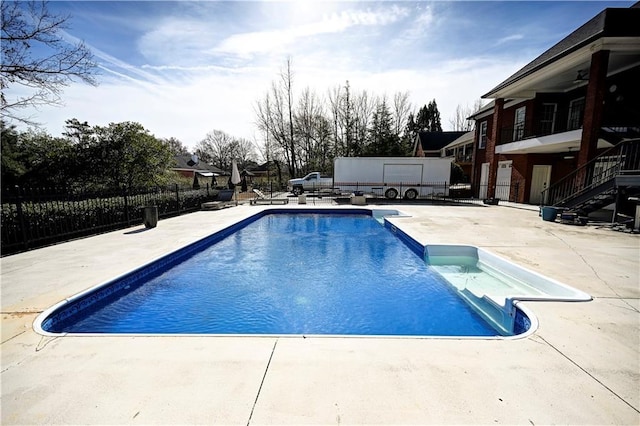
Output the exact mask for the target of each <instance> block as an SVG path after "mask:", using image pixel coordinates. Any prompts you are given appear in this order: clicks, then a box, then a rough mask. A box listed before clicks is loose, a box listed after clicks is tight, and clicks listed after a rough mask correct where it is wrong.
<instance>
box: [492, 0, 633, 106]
mask: <svg viewBox="0 0 640 426" xmlns="http://www.w3.org/2000/svg"><path fill="white" fill-rule="evenodd" d="M638 22H640V2H638V3H636V4H634V5H633V6H631V8H610V9H605V10H603V11H602V12H600V13H599V14H598V15H596V16H595V17H593V18H592V19H591V20H590V21H588V22H587V23H585V24H584V25H582V26H581V27H580V28H578V29H577V30H575V31H574V32H572V33H571V34H569V35H568V36H567V37H565V38H564V39H562V40H561V41H560V42H558V43H557V44H555V45H554V46H552V47H551V48H550V49H549V50H547V51H546V52H544V53H542V54H541V55H540V56H538V57H537V58H536V59H534V60H533V61H531V62H530V63H528V64H527V65H525V66H524V67H522V68H521V69H520V70H518V71H517V72H516V73H515V74H513V75H512V76H511V77H509V78H507V79H506V80H505V81H503V82H502V83H500V84H498V85H497V86H496V87H494V88H493V89H491V90H490V91H489V92H488V93H487V94H485V95H483V96H482V97H483V98H491V97H494V95H495V94H496V92H498V91H500V90H501V89H503V88H505V87H507V86H509V85H511V84H513V83H515V82H517V81H518V80H521V79H522V78H524V77H526V76H528V75H530V74H532V73H534V72H536V71H538V70H540V69H542V68H544V67H546V66H549V65H550V64H552V63H554V62H556V61H559V60H560V59H562V58H564V57H566V56H568V55H569V54H571V53H572V52H575V51H577V50H579V49H580V48H582V47H584V46H587V45H589V44H590V43H593V42H594V41H596V40H598V39H602V38H605V37H638V36H640V25H638Z"/></svg>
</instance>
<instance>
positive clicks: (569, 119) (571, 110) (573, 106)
mask: <svg viewBox="0 0 640 426" xmlns="http://www.w3.org/2000/svg"><path fill="white" fill-rule="evenodd" d="M579 102H582V107H581V108H580V110H578V109H576V104H578V103H579ZM584 107H585V97H584V96H582V97H580V98H576V99H574V100H572V101H571V102H569V114H567V130H576V129H579V128H581V127H582V124H581V125H580V126H578V125H577V123H578V122H582V120H583V119H584ZM579 111H581V112H582V116H577V117H575V119H576V120H577V122H576V125H575V126H572V125H571V123H572V122H574V120H573V119H574V117H573V113H574V112H579Z"/></svg>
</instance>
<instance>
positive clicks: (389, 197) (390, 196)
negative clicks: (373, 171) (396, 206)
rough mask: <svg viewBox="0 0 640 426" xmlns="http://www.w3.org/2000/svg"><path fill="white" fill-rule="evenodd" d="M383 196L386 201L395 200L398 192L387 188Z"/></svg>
mask: <svg viewBox="0 0 640 426" xmlns="http://www.w3.org/2000/svg"><path fill="white" fill-rule="evenodd" d="M384 196H385V198H386V199H387V200H395V199H396V197H397V196H398V190H397V189H395V188H389V189H387V190H386V191H385V193H384Z"/></svg>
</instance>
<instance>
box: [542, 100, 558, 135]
mask: <svg viewBox="0 0 640 426" xmlns="http://www.w3.org/2000/svg"><path fill="white" fill-rule="evenodd" d="M548 106H551V107H553V116H552V117H551V129H550V131H549V133H545V134H549V135H551V134H553V132H555V130H556V115H557V114H558V104H557V103H555V102H545V103H543V104H542V107H543V111H544V108H545V107H548ZM545 118H546V117H544V116H543V117H542V118H541V119H540V123H541V124H542V123H548V122H549V120H546V119H545ZM541 127H542V126H541Z"/></svg>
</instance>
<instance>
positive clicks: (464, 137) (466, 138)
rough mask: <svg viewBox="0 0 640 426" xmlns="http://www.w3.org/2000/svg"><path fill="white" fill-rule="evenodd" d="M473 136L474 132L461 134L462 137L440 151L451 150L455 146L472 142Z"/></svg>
mask: <svg viewBox="0 0 640 426" xmlns="http://www.w3.org/2000/svg"><path fill="white" fill-rule="evenodd" d="M474 135H475V131H473V130H471V131H470V132H467V133H465V134H463V135H462V136H460V137H459V138H458V139H456V140H454V141H453V142H451V143H450V144H448V145H446V146H444V147H443V148H442V149H451V148H455V147H457V146H462V145H466V144H468V143H470V142H473V138H474Z"/></svg>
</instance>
